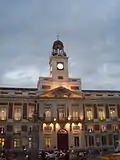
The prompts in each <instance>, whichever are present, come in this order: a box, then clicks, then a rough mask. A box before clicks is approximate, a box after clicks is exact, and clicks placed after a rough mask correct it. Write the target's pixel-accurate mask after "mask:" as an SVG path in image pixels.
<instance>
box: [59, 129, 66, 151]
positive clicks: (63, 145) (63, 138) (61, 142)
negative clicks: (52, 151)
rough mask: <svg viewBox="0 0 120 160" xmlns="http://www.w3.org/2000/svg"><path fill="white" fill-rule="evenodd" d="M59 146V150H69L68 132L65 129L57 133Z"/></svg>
mask: <svg viewBox="0 0 120 160" xmlns="http://www.w3.org/2000/svg"><path fill="white" fill-rule="evenodd" d="M57 147H58V149H59V150H68V132H67V131H66V130H65V129H60V130H59V131H58V133H57Z"/></svg>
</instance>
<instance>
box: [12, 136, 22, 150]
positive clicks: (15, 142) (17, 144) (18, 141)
mask: <svg viewBox="0 0 120 160" xmlns="http://www.w3.org/2000/svg"><path fill="white" fill-rule="evenodd" d="M13 146H14V148H19V147H20V146H21V141H20V138H15V139H14V141H13Z"/></svg>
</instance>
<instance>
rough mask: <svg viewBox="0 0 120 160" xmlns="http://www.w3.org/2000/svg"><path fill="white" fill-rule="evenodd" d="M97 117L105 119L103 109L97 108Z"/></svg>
mask: <svg viewBox="0 0 120 160" xmlns="http://www.w3.org/2000/svg"><path fill="white" fill-rule="evenodd" d="M98 118H99V119H100V120H104V119H105V111H104V109H103V108H99V109H98Z"/></svg>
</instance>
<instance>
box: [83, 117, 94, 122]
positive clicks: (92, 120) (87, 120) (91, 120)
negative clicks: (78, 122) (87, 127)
mask: <svg viewBox="0 0 120 160" xmlns="http://www.w3.org/2000/svg"><path fill="white" fill-rule="evenodd" d="M85 122H86V123H92V122H94V119H92V118H90V119H89V118H85Z"/></svg>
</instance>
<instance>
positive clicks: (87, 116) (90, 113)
mask: <svg viewBox="0 0 120 160" xmlns="http://www.w3.org/2000/svg"><path fill="white" fill-rule="evenodd" d="M86 118H87V120H92V119H93V114H92V109H87V110H86Z"/></svg>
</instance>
